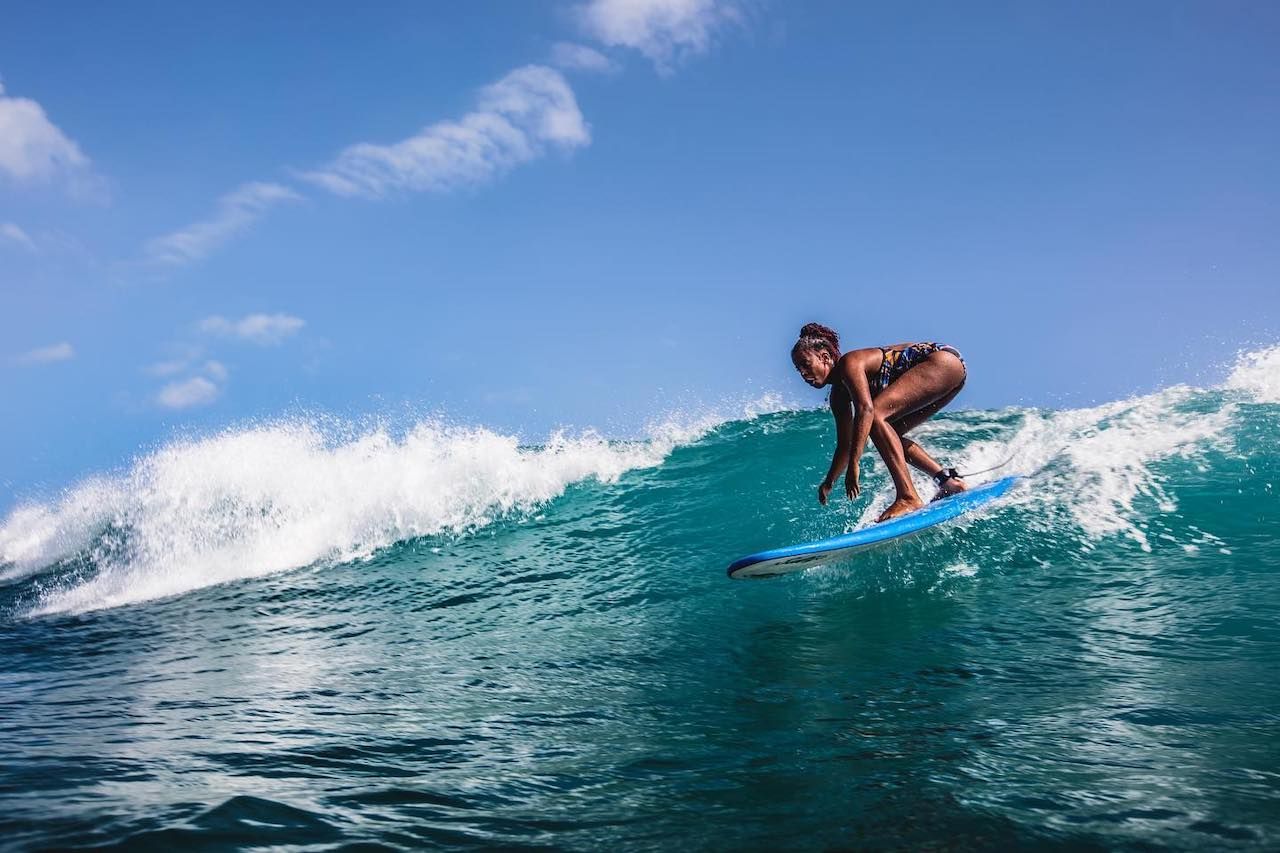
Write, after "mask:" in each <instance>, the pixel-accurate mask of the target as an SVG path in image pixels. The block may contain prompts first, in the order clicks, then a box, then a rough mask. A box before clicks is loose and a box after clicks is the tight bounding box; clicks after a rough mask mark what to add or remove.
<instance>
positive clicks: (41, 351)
mask: <svg viewBox="0 0 1280 853" xmlns="http://www.w3.org/2000/svg"><path fill="white" fill-rule="evenodd" d="M75 357H76V349H75V347H73V346H71V344H69V343H68V342H66V341H62V342H61V343H57V344H53V345H52V346H47V347H38V348H36V349H33V350H29V351H27V352H24V353H23V354H22V355H20V356H18V357H17V358H16V359H15V361H17V362H18V364H52V363H53V362H56V361H70V360H71V359H73V358H75Z"/></svg>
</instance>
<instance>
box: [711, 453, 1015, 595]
mask: <svg viewBox="0 0 1280 853" xmlns="http://www.w3.org/2000/svg"><path fill="white" fill-rule="evenodd" d="M1020 479H1022V478H1021V477H1004V478H1002V479H999V480H995V481H993V482H990V483H985V484H983V485H981V486H975V487H974V488H972V489H969V490H968V491H966V492H960V493H959V494H956V495H951V496H950V497H946V498H943V499H941V500H938V501H934V502H933V503H931V504H928V505H927V506H925V507H922V508H921V509H918V510H916V511H915V512H911V513H908V514H906V515H901V516H898V517H897V518H895V519H893V520H892V521H885V522H882V523H880V524H873V525H871V526H870V527H864V528H862V529H861V530H855V531H853V532H852V533H843V534H841V535H839V536H832V537H831V538H830V539H821V540H819V541H817V542H805V543H803V544H801V545H789V546H787V547H786V548H774V549H773V550H771V551H761V552H760V553H758V554H751V555H749V556H746V557H743V558H742V559H741V560H737V561H735V562H734V563H732V564H731V565H730V566H729V577H731V578H763V577H771V576H773V575H785V574H787V573H788V572H798V571H800V570H801V569H808V568H811V567H812V566H821V565H825V564H827V563H835V562H838V561H840V560H844V559H847V558H848V557H849V556H850V555H851V554H853V553H855V552H857V551H862V550H864V549H867V548H874V547H875V546H877V545H883V544H885V543H886V542H893V541H895V540H898V539H901V538H903V537H904V536H910V535H911V534H913V533H919V532H920V531H921V530H927V529H928V528H930V527H933V526H934V525H935V524H941V523H942V522H944V521H950V520H951V519H953V518H955V517H956V516H958V515H963V514H964V513H966V512H970V511H972V510H975V509H978V508H979V507H982V506H986V505H987V504H989V503H991V502H992V501H994V500H996V499H997V498H999V497H1001V496H1002V495H1004V494H1005V493H1006V492H1008V491H1009V490H1010V489H1011V488H1013V485H1014V483H1016V482H1018V480H1020Z"/></svg>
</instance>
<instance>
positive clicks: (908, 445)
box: [890, 379, 965, 495]
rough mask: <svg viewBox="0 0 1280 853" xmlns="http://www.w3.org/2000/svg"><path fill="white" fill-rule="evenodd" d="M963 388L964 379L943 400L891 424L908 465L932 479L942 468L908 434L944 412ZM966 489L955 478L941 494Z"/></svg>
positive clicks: (961, 482)
mask: <svg viewBox="0 0 1280 853" xmlns="http://www.w3.org/2000/svg"><path fill="white" fill-rule="evenodd" d="M962 388H964V380H963V379H962V380H961V381H960V384H959V385H958V386H956V387H955V388H954V389H952V390H951V391H950V392H949V393H948V394H946V395H945V396H944V397H942V399H940V400H938V401H936V402H933V403H930V404H929V405H927V406H925V407H924V408H922V409H919V410H917V411H915V412H912V413H911V414H909V415H904V416H903V417H900V418H898V419H897V420H894V421H892V422H891V423H890V426H892V427H893V428H894V430H896V431H897V433H898V438H900V439H901V440H902V452H903V455H904V456H905V457H906V459H907V462H908V464H910V465H911V467H913V468H915V469H916V470H919V471H923V472H924V473H926V474H928V475H929V476H930V477H935V476H937V474H938V473H939V472H940V471H942V466H941V465H939V464H938V462H937V461H936V460H935V459H934V458H933V457H932V456H930V455H929V454H928V453H926V452H925V449H924V448H923V447H921V446H920V445H919V444H917V443H916V442H914V441H912V440H911V439H909V438H907V437H906V434H907V433H908V432H910V431H911V430H913V429H915V428H916V427H918V426H920V424H922V423H924V422H925V421H927V420H929V418H931V417H933V416H934V415H936V414H937V413H938V412H940V411H942V410H943V409H944V408H945V407H946V406H947V404H948V403H950V402H951V401H952V400H954V399H955V397H956V395H957V394H959V393H960V390H961V389H962ZM964 489H965V485H964V481H962V480H960V479H958V478H955V479H951V480H948V481H946V486H945V487H943V488H942V489H941V490H940V492H939V494H948V495H952V494H955V493H956V492H963V491H964Z"/></svg>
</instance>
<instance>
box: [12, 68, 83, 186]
mask: <svg viewBox="0 0 1280 853" xmlns="http://www.w3.org/2000/svg"><path fill="white" fill-rule="evenodd" d="M0 173H4V174H7V175H8V176H9V177H10V178H12V179H13V180H15V181H18V182H20V183H27V184H39V183H49V182H51V181H53V180H55V179H58V178H65V179H69V180H70V182H71V185H72V186H73V187H75V186H76V185H77V184H79V183H80V182H82V181H84V180H85V178H86V177H87V176H88V174H89V158H88V157H86V156H85V155H84V152H82V151H81V150H80V146H78V145H76V144H75V142H73V141H71V140H70V139H68V138H67V135H66V134H64V133H63V132H62V131H61V130H59V129H58V127H57V125H55V124H54V123H53V122H51V121H49V117H48V116H47V115H45V111H44V108H43V107H41V106H40V105H39V104H38V103H36V102H35V101H33V100H31V99H30V98H15V97H12V96H11V95H8V94H6V93H5V89H4V84H2V83H0Z"/></svg>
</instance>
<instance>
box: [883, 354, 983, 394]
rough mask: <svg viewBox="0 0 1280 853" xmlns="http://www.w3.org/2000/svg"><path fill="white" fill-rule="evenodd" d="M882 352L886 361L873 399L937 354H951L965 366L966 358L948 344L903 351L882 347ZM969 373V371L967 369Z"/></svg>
mask: <svg viewBox="0 0 1280 853" xmlns="http://www.w3.org/2000/svg"><path fill="white" fill-rule="evenodd" d="M880 352H881V353H883V354H884V359H883V360H882V361H881V362H880V375H879V376H878V377H876V382H875V385H874V387H872V389H871V396H873V397H874V396H875V395H876V394H879V393H880V392H881V391H883V390H884V389H885V388H888V387H889V383H890V382H892V381H893V380H895V379H897V378H898V377H899V376H901V375H902V374H904V373H906V372H907V371H908V370H910V369H911V368H913V367H915V366H916V365H917V364H920V363H921V362H923V361H924V360H925V359H926V358H928V357H929V356H931V355H933V354H934V353H935V352H949V353H951V354H952V355H954V356H955V357H956V358H958V359H960V365H961V366H962V367H963V366H964V356H962V355H961V354H960V350H958V349H956V348H955V347H953V346H948V345H947V344H936V343H920V344H911V345H910V346H905V347H903V348H902V349H885V348H883V347H881V348H880ZM967 372H968V369H967V368H966V373H967Z"/></svg>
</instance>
